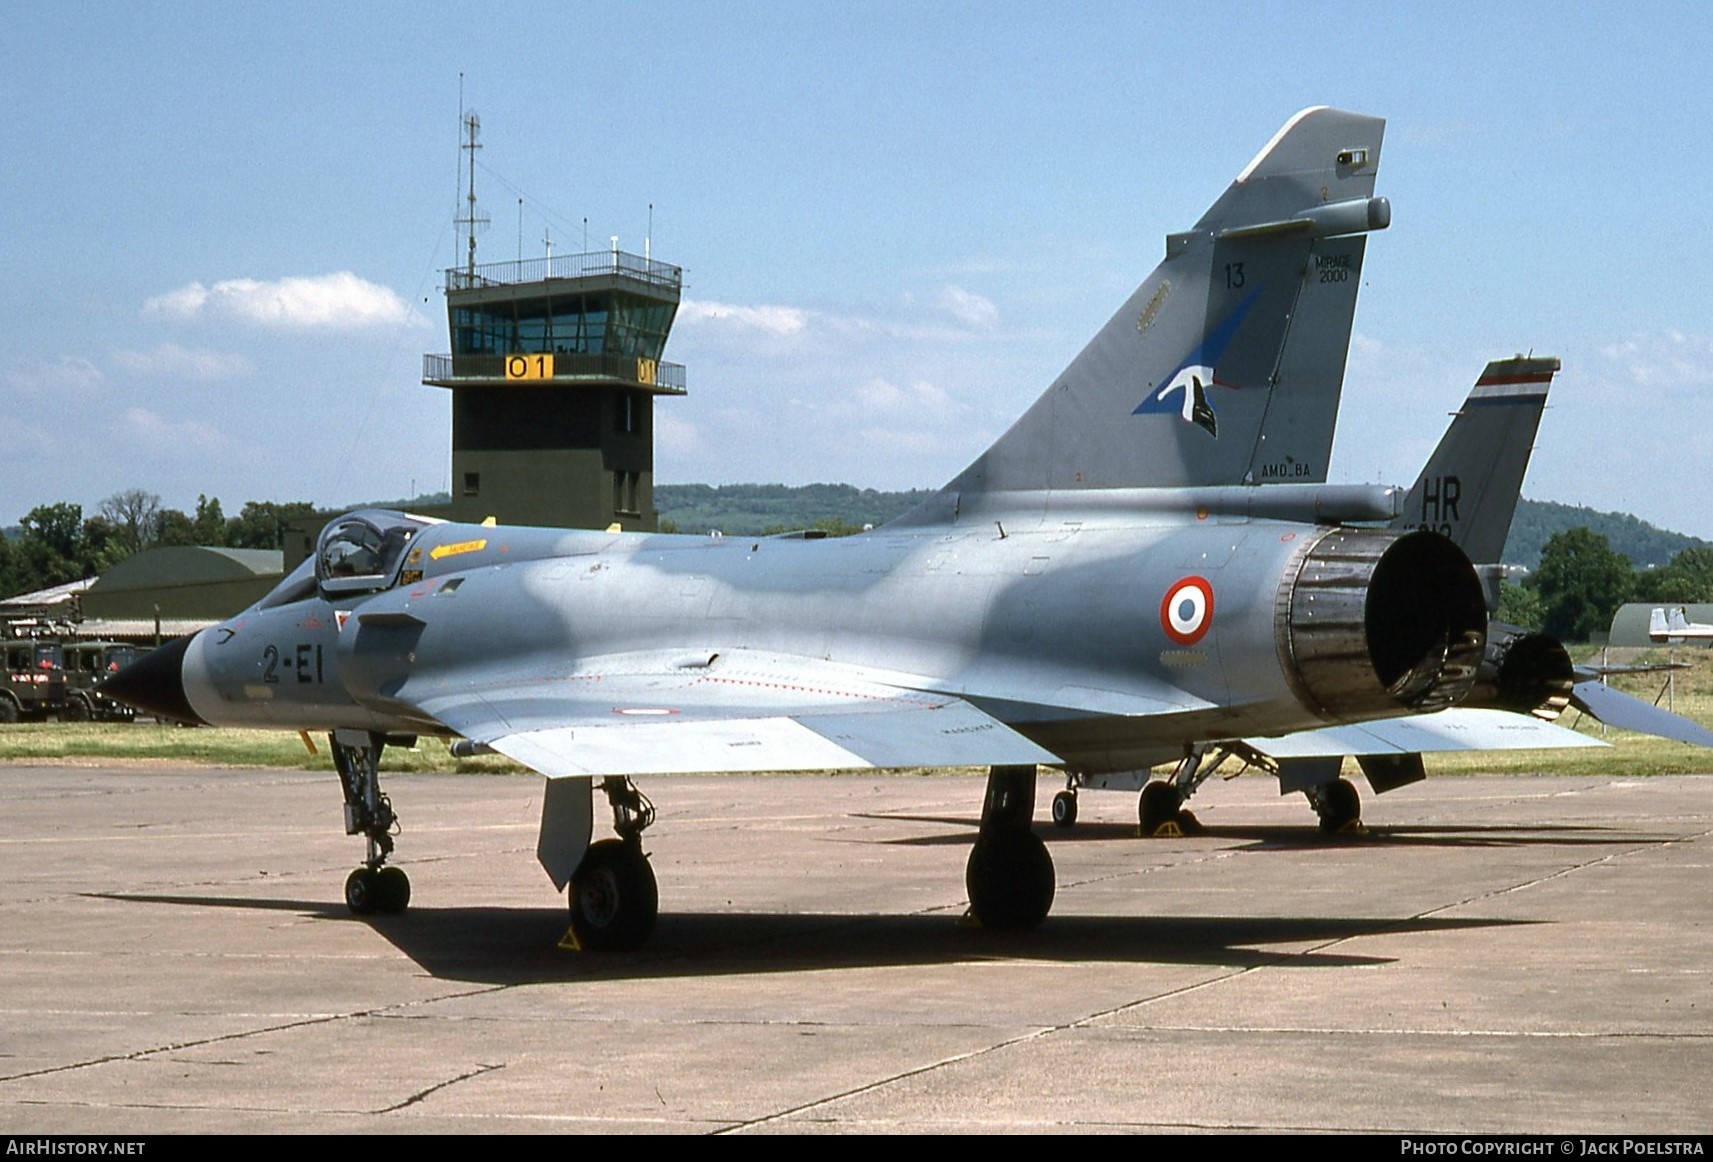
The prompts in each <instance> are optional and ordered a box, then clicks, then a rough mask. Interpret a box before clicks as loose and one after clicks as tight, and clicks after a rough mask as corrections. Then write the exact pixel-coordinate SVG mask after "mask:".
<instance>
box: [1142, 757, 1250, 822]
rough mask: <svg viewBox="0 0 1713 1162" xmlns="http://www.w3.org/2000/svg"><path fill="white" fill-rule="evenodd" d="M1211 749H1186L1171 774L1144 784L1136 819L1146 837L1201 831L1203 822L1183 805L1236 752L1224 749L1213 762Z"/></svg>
mask: <svg viewBox="0 0 1713 1162" xmlns="http://www.w3.org/2000/svg"><path fill="white" fill-rule="evenodd" d="M1210 749H1211V748H1208V747H1202V746H1192V747H1188V748H1186V749H1185V751H1184V757H1183V758H1182V759H1180V760H1179V761H1178V765H1177V766H1176V767H1174V768H1173V770H1172V773H1171V774H1170V775H1168V776H1167V777H1166V778H1165V779H1163V780H1156V781H1155V782H1151V783H1144V784H1143V785H1142V794H1141V795H1140V796H1139V797H1138V799H1137V801H1136V822H1137V825H1138V827H1140V829H1141V833H1142V837H1143V838H1144V839H1151V838H1156V837H1158V838H1176V837H1178V836H1183V835H1195V834H1198V833H1199V832H1200V831H1201V829H1202V826H1201V823H1200V822H1198V821H1197V819H1196V817H1195V816H1194V815H1192V814H1190V813H1189V812H1188V811H1186V810H1184V804H1185V803H1186V802H1188V801H1189V797H1190V796H1191V795H1193V794H1195V793H1196V788H1198V787H1200V786H1201V785H1202V784H1203V783H1205V782H1207V781H1208V779H1210V778H1212V777H1213V774H1214V772H1215V771H1217V770H1219V768H1220V767H1221V766H1223V765H1225V760H1226V759H1228V758H1230V757H1231V756H1232V753H1233V752H1232V751H1231V750H1228V749H1222V750H1220V751H1219V753H1218V755H1217V756H1216V757H1215V758H1214V760H1213V762H1211V763H1210V762H1208V761H1207V757H1208V753H1209V750H1210Z"/></svg>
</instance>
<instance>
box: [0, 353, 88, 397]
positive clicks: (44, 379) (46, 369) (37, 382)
mask: <svg viewBox="0 0 1713 1162" xmlns="http://www.w3.org/2000/svg"><path fill="white" fill-rule="evenodd" d="M105 380H106V376H104V375H102V374H101V369H100V368H99V367H97V366H95V364H93V363H91V362H90V361H89V360H87V359H85V358H84V357H83V356H81V355H61V356H60V357H59V358H58V359H35V360H31V361H30V362H29V363H26V364H25V365H23V366H22V367H16V368H13V369H12V370H11V371H8V372H7V373H6V386H7V387H10V388H11V389H13V390H14V391H19V392H27V393H29V394H32V395H59V394H61V393H66V392H69V393H72V394H76V395H89V394H91V393H93V392H95V391H97V390H99V389H100V387H101V385H102V383H103V382H105Z"/></svg>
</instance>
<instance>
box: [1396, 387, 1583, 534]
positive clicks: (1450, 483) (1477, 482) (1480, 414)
mask: <svg viewBox="0 0 1713 1162" xmlns="http://www.w3.org/2000/svg"><path fill="white" fill-rule="evenodd" d="M1559 366H1560V365H1559V361H1558V360H1557V359H1554V358H1551V357H1547V358H1540V359H1536V358H1524V357H1523V356H1521V355H1519V356H1517V357H1516V358H1514V359H1496V360H1494V361H1493V362H1492V363H1489V364H1488V365H1487V369H1486V370H1485V371H1483V372H1482V373H1481V378H1480V379H1478V380H1476V381H1475V386H1474V388H1472V389H1471V390H1470V392H1469V398H1467V399H1465V400H1464V401H1463V406H1462V407H1461V408H1459V409H1458V411H1457V413H1456V414H1455V415H1453V416H1452V419H1451V426H1450V427H1449V428H1447V429H1446V431H1445V436H1444V437H1443V438H1442V439H1441V440H1440V442H1439V447H1437V448H1435V449H1434V452H1433V455H1432V456H1429V457H1428V462H1427V465H1426V466H1425V467H1423V468H1422V474H1421V475H1420V476H1418V477H1417V478H1416V483H1415V486H1414V487H1412V488H1411V489H1410V493H1409V495H1408V496H1407V497H1405V498H1404V511H1403V515H1401V516H1400V517H1399V518H1398V520H1397V522H1395V523H1397V524H1398V525H1400V526H1405V527H1410V528H1424V529H1431V530H1433V531H1435V532H1440V533H1444V534H1445V535H1446V536H1448V537H1450V538H1451V539H1452V540H1453V541H1456V542H1457V545H1458V547H1459V548H1461V549H1462V550H1463V551H1464V552H1465V553H1467V554H1468V555H1469V559H1470V560H1471V561H1474V562H1475V563H1476V564H1477V565H1490V564H1497V563H1498V561H1499V558H1500V556H1501V555H1502V554H1503V553H1504V551H1505V538H1506V537H1507V536H1509V535H1510V532H1511V518H1512V517H1513V516H1515V515H1516V512H1517V500H1518V498H1519V497H1520V496H1521V495H1522V491H1523V475H1524V473H1526V472H1527V471H1528V469H1529V455H1530V453H1532V452H1533V451H1534V443H1535V432H1536V430H1537V429H1538V428H1539V427H1540V419H1541V411H1542V410H1543V409H1544V408H1545V407H1546V396H1547V391H1548V390H1549V389H1551V387H1552V377H1553V375H1554V374H1555V373H1557V371H1558V369H1559Z"/></svg>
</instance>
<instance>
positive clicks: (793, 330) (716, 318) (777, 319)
mask: <svg viewBox="0 0 1713 1162" xmlns="http://www.w3.org/2000/svg"><path fill="white" fill-rule="evenodd" d="M676 321H677V322H680V323H689V324H691V325H695V324H697V323H717V324H724V325H727V326H733V327H740V328H745V329H748V330H755V331H763V332H765V333H767V334H769V335H777V336H781V337H784V336H788V335H796V334H799V333H801V332H802V331H803V330H804V328H806V327H807V326H808V325H809V312H808V311H805V310H802V309H801V308H798V307H779V306H759V307H742V306H736V305H734V304H732V303H716V302H710V301H708V300H706V299H685V300H684V301H683V302H681V303H679V304H678V315H677V318H676Z"/></svg>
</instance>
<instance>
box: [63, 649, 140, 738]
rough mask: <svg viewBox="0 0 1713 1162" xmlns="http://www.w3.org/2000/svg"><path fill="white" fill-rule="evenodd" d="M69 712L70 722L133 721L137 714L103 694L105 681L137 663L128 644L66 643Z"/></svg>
mask: <svg viewBox="0 0 1713 1162" xmlns="http://www.w3.org/2000/svg"><path fill="white" fill-rule="evenodd" d="M64 648H65V684H66V693H65V710H64V711H63V712H61V714H60V717H61V718H63V719H64V720H65V721H67V722H130V721H131V720H132V719H133V718H135V717H136V716H137V712H136V711H135V710H132V709H131V708H130V707H129V706H124V705H121V704H120V703H118V702H115V701H113V700H112V699H111V698H108V697H106V696H105V695H103V694H102V693H101V680H102V679H103V678H105V677H107V676H108V675H109V674H117V673H118V672H119V671H120V670H123V669H124V668H125V667H126V666H128V665H130V664H131V663H132V662H134V661H136V660H137V655H138V653H139V651H138V649H137V647H136V646H133V645H131V644H129V643H128V642H108V641H80V642H67V643H66V644H65V647H64Z"/></svg>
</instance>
